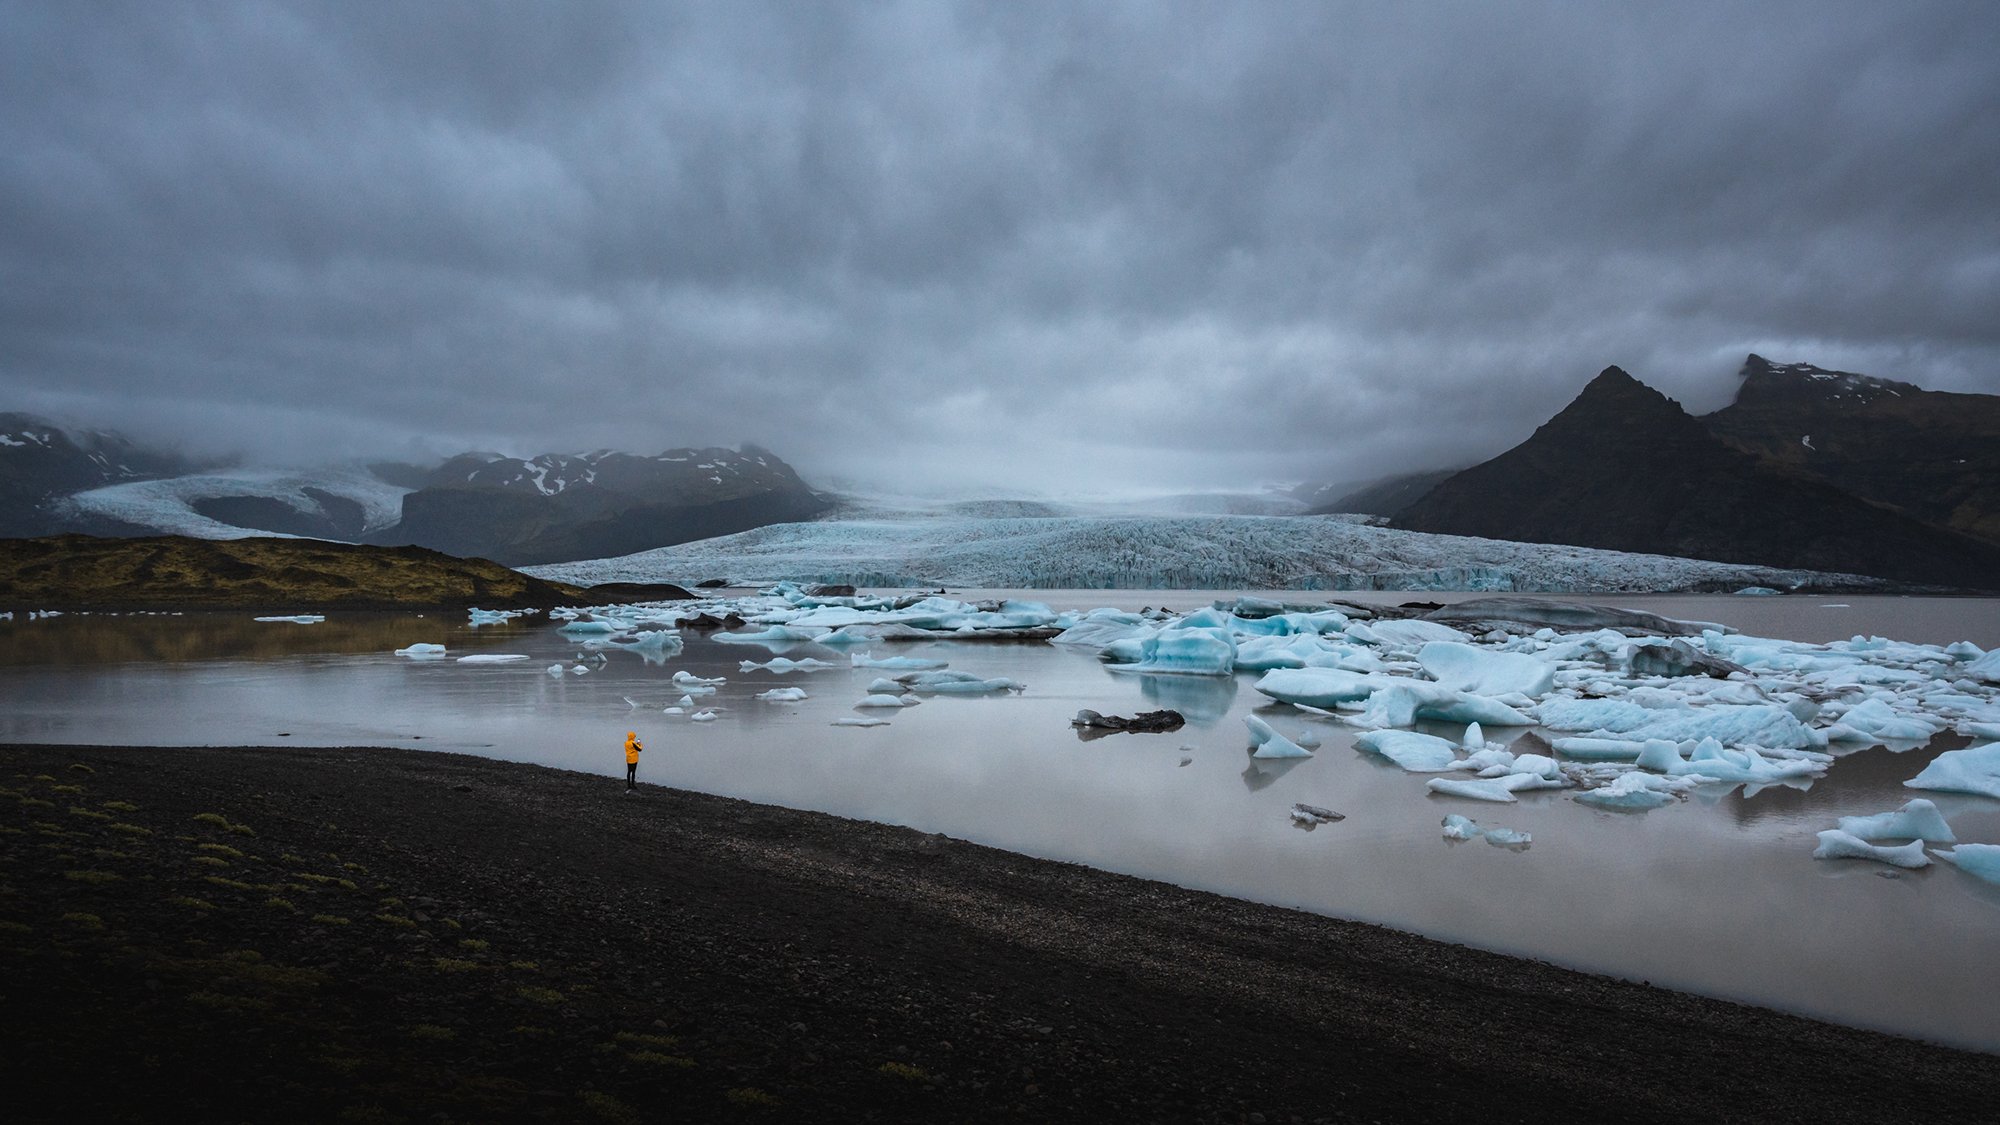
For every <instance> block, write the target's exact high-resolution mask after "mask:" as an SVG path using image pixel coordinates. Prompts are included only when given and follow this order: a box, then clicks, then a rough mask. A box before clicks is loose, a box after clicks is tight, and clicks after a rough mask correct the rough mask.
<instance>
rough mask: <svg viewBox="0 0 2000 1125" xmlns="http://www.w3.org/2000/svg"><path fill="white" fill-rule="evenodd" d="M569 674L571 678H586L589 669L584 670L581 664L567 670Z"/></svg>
mask: <svg viewBox="0 0 2000 1125" xmlns="http://www.w3.org/2000/svg"><path fill="white" fill-rule="evenodd" d="M569 674H570V675H572V676H588V675H589V674H590V669H588V668H585V667H584V666H583V665H581V664H578V665H577V666H576V667H574V668H571V669H570V670H569Z"/></svg>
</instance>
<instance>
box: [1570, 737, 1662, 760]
mask: <svg viewBox="0 0 2000 1125" xmlns="http://www.w3.org/2000/svg"><path fill="white" fill-rule="evenodd" d="M1656 741H1660V739H1656ZM1548 745H1550V747H1554V749H1556V753H1558V755H1564V757H1572V759H1582V761H1600V763H1618V761H1624V763H1628V761H1634V759H1638V757H1640V753H1644V751H1646V743H1638V741H1632V739H1554V741H1550V743H1548ZM1668 745H1672V743H1668Z"/></svg>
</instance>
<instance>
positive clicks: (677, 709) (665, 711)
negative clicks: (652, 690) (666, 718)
mask: <svg viewBox="0 0 2000 1125" xmlns="http://www.w3.org/2000/svg"><path fill="white" fill-rule="evenodd" d="M660 714H662V715H685V714H687V708H685V707H681V706H672V707H664V708H661V710H660Z"/></svg>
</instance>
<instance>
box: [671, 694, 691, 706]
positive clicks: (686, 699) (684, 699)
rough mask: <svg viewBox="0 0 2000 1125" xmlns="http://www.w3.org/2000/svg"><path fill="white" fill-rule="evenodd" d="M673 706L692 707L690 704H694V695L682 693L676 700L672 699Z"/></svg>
mask: <svg viewBox="0 0 2000 1125" xmlns="http://www.w3.org/2000/svg"><path fill="white" fill-rule="evenodd" d="M674 706H676V707H692V706H694V696H692V695H683V696H681V697H680V698H679V699H677V700H675V701H674Z"/></svg>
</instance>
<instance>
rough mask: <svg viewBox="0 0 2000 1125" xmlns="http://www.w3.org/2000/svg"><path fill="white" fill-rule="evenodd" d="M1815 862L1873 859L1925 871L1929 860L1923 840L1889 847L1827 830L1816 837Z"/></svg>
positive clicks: (1839, 831) (1838, 830) (1838, 831)
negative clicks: (1818, 860) (1823, 860)
mask: <svg viewBox="0 0 2000 1125" xmlns="http://www.w3.org/2000/svg"><path fill="white" fill-rule="evenodd" d="M1813 858H1814V859H1872V860H1875V861H1877V862H1878V863H1888V864H1893V865H1895V866H1897V867H1910V868H1916V867H1928V866H1930V862H1931V860H1930V857H1929V856H1927V855H1925V854H1924V843H1923V841H1922V840H1911V841H1910V842H1909V843H1907V844H1900V845H1897V846H1895V847H1889V846H1887V845H1884V844H1871V843H1869V842H1868V841H1866V840H1863V839H1862V838H1861V837H1859V836H1855V835H1852V834H1850V833H1846V832H1842V831H1841V830H1840V829H1838V828H1829V829H1827V830H1826V831H1824V832H1822V833H1820V834H1819V847H1817V848H1814V849H1813Z"/></svg>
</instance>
